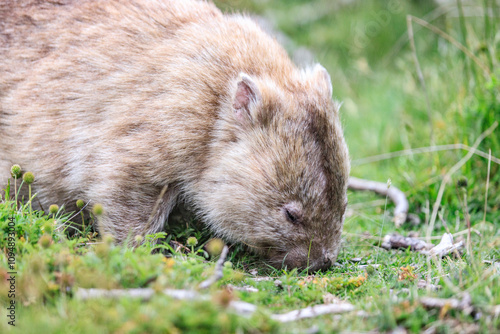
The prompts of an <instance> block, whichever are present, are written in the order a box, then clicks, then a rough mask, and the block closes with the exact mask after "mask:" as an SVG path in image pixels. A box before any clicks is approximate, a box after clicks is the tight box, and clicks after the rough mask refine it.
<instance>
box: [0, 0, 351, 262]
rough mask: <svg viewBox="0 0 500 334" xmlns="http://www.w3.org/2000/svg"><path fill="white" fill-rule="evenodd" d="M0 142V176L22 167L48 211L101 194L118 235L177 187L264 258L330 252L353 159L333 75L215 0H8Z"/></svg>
mask: <svg viewBox="0 0 500 334" xmlns="http://www.w3.org/2000/svg"><path fill="white" fill-rule="evenodd" d="M0 138H1V145H0V177H1V180H2V182H3V181H6V180H7V179H8V177H9V170H10V166H11V165H12V164H20V165H21V166H22V167H23V170H24V171H31V172H33V173H34V174H35V177H36V180H35V183H34V184H33V187H34V190H33V191H34V192H36V193H37V194H38V195H37V197H38V199H39V201H40V203H41V205H42V207H48V206H49V205H50V204H53V203H57V204H59V205H61V204H65V205H66V207H67V208H73V206H72V205H73V204H72V203H74V202H75V200H76V199H83V200H85V201H89V202H90V203H91V204H93V203H101V204H102V205H103V208H104V213H103V215H102V216H101V218H100V221H99V224H98V229H99V232H100V233H101V234H106V233H111V234H112V235H113V236H114V237H115V239H116V240H117V241H118V242H123V241H125V240H134V237H135V236H137V235H141V236H144V235H146V234H150V233H154V232H158V231H160V230H161V229H162V228H163V227H164V224H165V221H166V220H167V218H168V216H169V213H170V211H171V209H172V208H173V207H174V205H175V203H176V202H177V201H178V200H180V199H182V200H183V201H186V202H187V203H189V204H190V205H191V206H192V207H193V208H194V210H195V211H196V214H197V215H198V216H199V217H200V218H201V219H202V220H203V221H204V223H206V225H207V226H208V227H209V228H210V229H211V230H212V231H213V232H214V233H215V234H216V235H219V236H221V237H223V238H225V239H226V240H228V241H230V242H240V243H243V244H245V245H247V246H249V247H250V248H251V249H252V250H254V251H255V252H257V253H258V254H261V255H262V256H263V257H264V258H265V259H267V261H268V262H269V263H270V264H271V265H273V266H276V267H281V266H287V267H288V268H295V267H297V268H309V269H310V270H318V269H323V268H327V267H329V266H331V265H332V263H333V262H334V261H335V259H336V257H337V253H338V249H339V244H340V235H341V229H342V225H343V219H344V218H343V217H344V211H345V209H346V204H347V196H346V187H347V179H348V174H349V157H348V150H347V146H346V144H345V141H344V138H343V132H342V128H341V123H340V120H339V111H338V105H337V104H336V103H335V102H334V101H333V100H332V85H331V81H330V77H329V75H328V73H327V71H326V70H325V69H324V68H323V67H322V66H321V65H315V66H311V67H310V68H306V69H298V68H297V67H296V66H295V65H294V64H293V63H292V62H291V60H290V59H289V58H288V56H287V54H286V52H285V51H284V49H283V48H282V47H281V46H280V45H279V44H278V43H277V42H276V41H275V40H274V39H273V38H272V37H270V36H268V35H267V34H266V33H265V32H263V31H262V30H261V29H260V28H259V26H257V24H256V23H254V21H252V20H251V19H250V18H248V17H246V16H242V15H223V14H222V13H221V12H220V11H219V10H218V9H217V8H216V7H215V6H214V5H213V4H211V3H207V2H203V1H200V2H198V1H186V0H184V1H169V0H93V1H89V0H48V1H39V0H10V1H9V0H7V1H6V0H3V1H1V2H0Z"/></svg>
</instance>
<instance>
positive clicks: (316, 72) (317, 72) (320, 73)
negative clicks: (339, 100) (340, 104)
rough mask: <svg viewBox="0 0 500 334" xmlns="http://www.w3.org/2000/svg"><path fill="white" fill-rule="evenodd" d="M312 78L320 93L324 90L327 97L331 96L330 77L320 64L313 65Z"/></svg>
mask: <svg viewBox="0 0 500 334" xmlns="http://www.w3.org/2000/svg"><path fill="white" fill-rule="evenodd" d="M313 80H314V82H315V83H316V85H317V86H318V88H319V89H320V90H321V92H322V93H323V92H324V94H325V95H326V96H327V97H328V98H331V97H332V92H333V89H332V79H330V75H329V74H328V71H327V70H326V69H325V68H324V67H323V66H321V65H320V64H316V66H314V69H313Z"/></svg>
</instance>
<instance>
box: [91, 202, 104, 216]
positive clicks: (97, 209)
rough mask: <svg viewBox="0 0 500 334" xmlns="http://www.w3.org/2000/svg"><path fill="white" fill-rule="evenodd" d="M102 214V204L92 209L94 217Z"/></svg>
mask: <svg viewBox="0 0 500 334" xmlns="http://www.w3.org/2000/svg"><path fill="white" fill-rule="evenodd" d="M103 212H104V208H103V207H102V204H99V203H97V204H95V205H94V207H93V208H92V213H93V214H94V215H96V216H100V215H102V213H103Z"/></svg>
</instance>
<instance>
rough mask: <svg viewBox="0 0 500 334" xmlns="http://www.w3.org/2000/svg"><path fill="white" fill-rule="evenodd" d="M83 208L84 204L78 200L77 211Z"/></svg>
mask: <svg viewBox="0 0 500 334" xmlns="http://www.w3.org/2000/svg"><path fill="white" fill-rule="evenodd" d="M84 206H85V202H84V201H83V200H81V199H79V200H77V201H76V207H77V208H78V209H82V208H83V207H84Z"/></svg>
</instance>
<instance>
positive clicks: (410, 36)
mask: <svg viewBox="0 0 500 334" xmlns="http://www.w3.org/2000/svg"><path fill="white" fill-rule="evenodd" d="M406 25H407V26H408V39H409V40H410V46H411V51H412V56H413V62H414V63H415V67H416V70H417V75H418V80H419V81H420V85H421V86H422V89H423V90H424V95H425V104H426V105H427V117H428V118H429V129H430V133H429V137H430V138H429V139H430V143H431V145H434V130H433V126H432V112H431V102H430V99H429V92H428V91H427V86H426V84H425V80H424V74H423V73H422V69H421V68H420V62H419V61H418V57H417V48H416V46H415V38H414V37H413V25H412V16H411V15H407V16H406Z"/></svg>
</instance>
